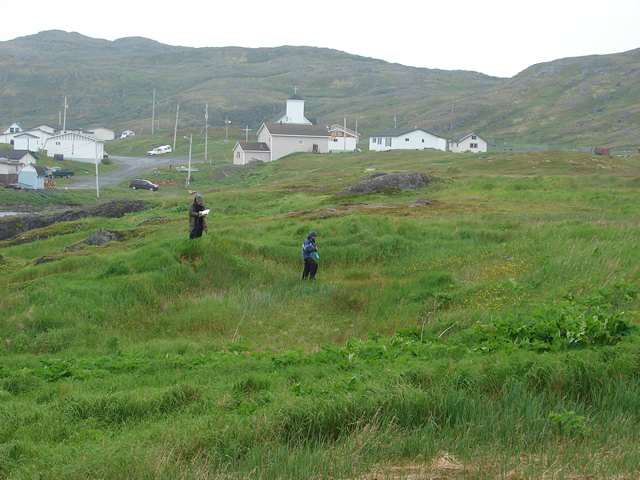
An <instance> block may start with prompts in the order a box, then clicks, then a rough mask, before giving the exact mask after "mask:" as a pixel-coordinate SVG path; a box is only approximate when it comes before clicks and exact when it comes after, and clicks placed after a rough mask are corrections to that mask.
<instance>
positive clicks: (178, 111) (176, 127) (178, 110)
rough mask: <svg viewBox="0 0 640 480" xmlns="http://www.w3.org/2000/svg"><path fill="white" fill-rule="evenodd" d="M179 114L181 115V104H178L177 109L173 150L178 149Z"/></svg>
mask: <svg viewBox="0 0 640 480" xmlns="http://www.w3.org/2000/svg"><path fill="white" fill-rule="evenodd" d="M178 113H180V103H178V107H177V108H176V126H175V127H173V150H174V151H175V149H176V135H177V134H178Z"/></svg>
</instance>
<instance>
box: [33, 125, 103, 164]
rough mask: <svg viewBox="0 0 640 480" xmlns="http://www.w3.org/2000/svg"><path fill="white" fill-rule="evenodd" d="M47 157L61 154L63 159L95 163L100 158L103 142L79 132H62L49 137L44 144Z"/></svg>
mask: <svg viewBox="0 0 640 480" xmlns="http://www.w3.org/2000/svg"><path fill="white" fill-rule="evenodd" d="M44 150H45V151H46V153H47V155H48V156H49V157H53V156H54V155H62V156H63V158H64V159H65V160H77V161H79V162H87V163H96V162H100V161H101V160H102V156H103V154H104V142H102V141H100V140H96V139H95V138H93V137H90V136H88V135H84V134H81V133H70V132H68V133H62V134H60V135H54V136H53V137H49V138H48V139H47V141H46V143H45V144H44Z"/></svg>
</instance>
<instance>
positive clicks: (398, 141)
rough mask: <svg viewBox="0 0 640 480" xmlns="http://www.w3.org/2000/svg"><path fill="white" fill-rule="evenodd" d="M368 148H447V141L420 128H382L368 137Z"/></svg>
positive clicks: (377, 149) (381, 149) (380, 149)
mask: <svg viewBox="0 0 640 480" xmlns="http://www.w3.org/2000/svg"><path fill="white" fill-rule="evenodd" d="M369 150H372V151H378V152H379V151H386V150H443V151H446V150H447V141H446V140H445V139H444V138H441V137H439V136H437V135H436V134H434V133H431V132H427V131H426V130H422V129H420V128H417V127H416V128H397V129H391V130H384V131H382V132H378V133H376V134H375V135H371V137H369Z"/></svg>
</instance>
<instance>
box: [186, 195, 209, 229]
mask: <svg viewBox="0 0 640 480" xmlns="http://www.w3.org/2000/svg"><path fill="white" fill-rule="evenodd" d="M202 202H203V198H202V195H200V194H199V193H198V194H197V195H196V197H195V198H194V199H193V202H191V204H189V238H191V239H193V238H199V237H201V236H202V232H209V228H208V227H207V219H206V216H207V215H206V214H204V215H203V214H202V212H203V211H204V210H206V209H205V207H204V203H202Z"/></svg>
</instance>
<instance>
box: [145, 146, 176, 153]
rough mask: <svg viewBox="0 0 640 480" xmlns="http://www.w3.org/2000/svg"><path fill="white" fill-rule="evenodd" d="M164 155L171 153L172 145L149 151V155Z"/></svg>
mask: <svg viewBox="0 0 640 480" xmlns="http://www.w3.org/2000/svg"><path fill="white" fill-rule="evenodd" d="M163 153H171V145H161V146H159V147H156V148H154V149H153V150H149V151H148V152H147V155H162V154H163Z"/></svg>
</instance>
